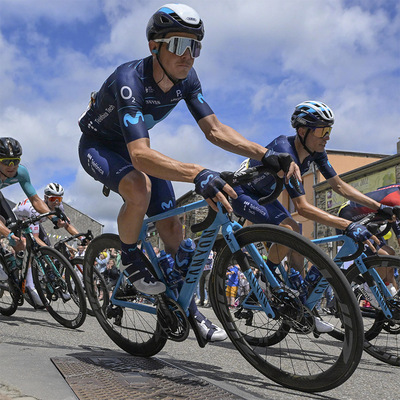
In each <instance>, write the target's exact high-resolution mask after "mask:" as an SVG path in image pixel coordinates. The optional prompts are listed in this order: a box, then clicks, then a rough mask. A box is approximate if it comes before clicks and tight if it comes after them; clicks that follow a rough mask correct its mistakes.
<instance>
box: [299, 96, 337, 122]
mask: <svg viewBox="0 0 400 400" xmlns="http://www.w3.org/2000/svg"><path fill="white" fill-rule="evenodd" d="M334 122H335V116H334V115H333V112H332V110H331V109H330V108H329V107H328V106H327V105H326V104H324V103H321V102H319V101H304V102H303V103H300V104H298V105H297V106H296V108H295V109H294V112H293V114H292V118H291V123H292V126H293V128H298V127H299V126H307V127H309V128H321V127H325V126H332V125H333V123H334Z"/></svg>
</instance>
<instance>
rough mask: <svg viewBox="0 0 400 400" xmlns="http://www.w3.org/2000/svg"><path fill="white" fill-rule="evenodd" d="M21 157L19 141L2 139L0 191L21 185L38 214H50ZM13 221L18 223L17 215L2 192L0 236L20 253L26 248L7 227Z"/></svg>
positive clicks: (0, 140) (0, 147)
mask: <svg viewBox="0 0 400 400" xmlns="http://www.w3.org/2000/svg"><path fill="white" fill-rule="evenodd" d="M21 156H22V147H21V145H20V143H19V142H18V140H16V139H13V138H11V137H1V138H0V189H3V188H5V187H7V186H10V185H13V184H15V183H19V184H20V186H21V188H22V190H23V191H24V193H25V194H26V196H27V197H28V198H29V200H30V202H31V204H32V206H33V207H34V208H35V210H36V211H37V212H38V213H40V214H43V213H46V212H49V211H50V210H49V208H48V207H47V205H46V203H45V202H44V201H43V200H42V199H41V198H40V197H39V196H38V195H37V194H36V190H35V188H34V187H33V185H32V183H31V179H30V176H29V172H28V170H27V169H26V167H24V166H23V165H21V164H20V162H21ZM12 221H16V218H15V215H14V213H13V212H12V210H11V207H10V205H9V204H8V202H7V201H6V199H5V198H4V196H3V194H2V193H1V192H0V234H1V235H3V236H5V237H7V238H8V241H9V243H10V245H11V246H12V247H13V248H14V249H15V251H20V250H23V249H24V247H25V245H24V243H23V241H22V240H21V239H20V238H19V237H17V236H15V235H14V234H13V233H12V232H11V231H10V229H8V228H7V226H6V223H9V222H12ZM53 222H55V223H58V224H60V226H61V225H62V221H57V220H56V219H54V220H53Z"/></svg>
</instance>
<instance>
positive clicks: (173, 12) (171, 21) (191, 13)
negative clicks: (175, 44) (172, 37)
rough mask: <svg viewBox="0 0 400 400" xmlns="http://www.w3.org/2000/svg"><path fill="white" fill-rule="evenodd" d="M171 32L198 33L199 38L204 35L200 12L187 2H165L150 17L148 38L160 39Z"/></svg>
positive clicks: (197, 37)
mask: <svg viewBox="0 0 400 400" xmlns="http://www.w3.org/2000/svg"><path fill="white" fill-rule="evenodd" d="M170 32H184V33H191V34H194V35H196V39H197V40H202V39H203V37H204V25H203V21H202V20H201V19H200V16H199V14H198V13H197V12H196V11H195V10H194V9H193V8H191V7H189V6H187V5H185V4H165V5H164V6H162V7H161V8H159V9H158V10H157V11H156V12H155V13H154V14H153V15H152V16H151V18H150V20H149V22H148V24H147V28H146V36H147V40H148V41H150V40H154V39H160V38H163V37H165V35H166V34H168V33H170Z"/></svg>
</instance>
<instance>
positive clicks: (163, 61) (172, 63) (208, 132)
mask: <svg viewBox="0 0 400 400" xmlns="http://www.w3.org/2000/svg"><path fill="white" fill-rule="evenodd" d="M146 36H147V41H148V46H149V51H150V53H151V55H150V56H148V57H145V58H143V59H139V60H135V61H129V62H127V63H125V64H122V65H120V66H119V67H118V68H117V69H116V70H115V71H114V72H113V73H112V74H111V75H110V76H109V77H108V78H107V79H106V81H105V82H104V84H103V86H102V87H101V88H100V90H99V91H98V92H97V93H92V96H91V101H90V104H89V107H88V109H87V111H86V112H85V113H84V114H83V115H82V116H81V118H80V120H79V126H80V129H81V131H82V133H83V134H82V137H81V140H80V144H79V156H80V161H81V164H82V167H83V168H84V169H85V171H86V172H87V173H88V174H89V175H91V176H92V177H93V178H94V179H95V180H98V181H100V182H101V183H103V184H104V185H106V186H107V187H108V188H110V189H111V190H113V191H114V192H116V193H119V194H120V195H121V197H122V198H123V200H124V204H123V206H122V208H121V211H120V213H119V216H118V231H119V236H120V239H121V247H122V256H121V260H122V264H123V267H124V268H125V270H124V274H125V275H126V276H127V279H128V280H129V281H130V283H132V284H133V285H134V286H135V287H136V289H138V290H139V291H141V292H143V293H148V294H159V293H162V292H164V291H165V285H164V284H163V283H162V282H159V281H157V280H156V279H155V278H154V277H153V276H152V275H151V273H150V272H149V269H148V267H147V265H148V260H147V259H146V257H144V256H143V254H142V252H141V251H140V249H139V248H137V240H138V237H139V233H140V229H141V226H142V222H143V219H144V216H145V215H146V214H147V215H148V216H151V215H155V214H158V213H160V212H163V211H166V210H167V209H168V208H174V207H175V195H174V191H173V188H172V184H171V182H170V181H181V182H192V183H194V184H195V187H196V191H197V192H198V193H199V194H201V195H202V196H203V197H204V198H205V199H206V200H207V202H208V203H209V204H210V206H211V207H212V208H214V209H215V210H217V206H216V204H215V203H216V202H217V201H220V202H221V203H222V204H223V205H224V206H225V207H226V209H227V210H229V211H230V210H231V206H230V204H229V202H228V201H227V199H226V198H225V196H224V195H223V193H222V192H226V193H228V194H229V195H231V196H236V195H235V193H234V191H233V190H232V188H231V187H230V186H229V185H227V184H226V183H225V182H224V181H223V180H222V179H221V177H220V174H219V173H218V172H215V171H211V170H209V169H206V168H204V167H203V166H200V165H198V164H193V163H183V162H180V161H177V160H175V159H172V158H170V157H167V156H165V155H164V154H162V153H161V152H159V151H156V150H153V149H152V148H151V147H150V135H149V130H150V129H151V128H152V127H153V126H154V125H155V124H157V123H158V122H160V121H162V120H163V119H164V118H166V117H167V116H168V115H169V114H170V112H171V111H172V110H173V109H174V107H175V106H176V105H177V104H178V102H179V101H181V100H184V101H185V102H186V105H187V107H188V109H189V111H190V112H191V114H192V115H193V117H194V118H195V120H196V122H197V124H198V125H199V127H200V129H201V130H202V131H203V133H204V135H205V136H206V138H207V139H208V140H209V141H210V142H211V143H213V144H215V145H217V146H219V147H221V148H223V149H225V150H227V151H230V152H233V153H237V154H241V155H243V156H246V157H253V158H254V159H256V160H263V162H264V163H265V164H267V165H271V164H272V166H273V167H275V168H276V169H277V170H279V171H281V170H284V172H286V173H287V175H288V176H291V175H292V174H293V173H294V172H295V171H296V172H297V175H298V177H299V179H300V176H299V174H298V168H297V166H296V165H295V164H294V163H293V162H292V160H291V157H290V156H289V155H288V154H280V155H272V156H271V157H266V149H265V148H264V147H263V146H261V145H259V144H257V143H254V142H250V141H249V140H247V139H245V138H244V137H243V136H242V135H240V134H239V133H238V132H236V131H235V130H234V129H232V128H231V127H229V126H227V125H224V124H223V123H221V122H220V121H219V120H218V118H217V117H216V115H215V114H214V112H213V110H212V109H211V107H210V106H209V105H208V104H207V102H206V100H205V98H204V96H203V93H202V89H201V84H200V81H199V79H198V77H197V74H196V72H195V70H194V69H193V63H194V60H195V58H197V57H198V56H199V55H200V51H201V47H202V44H201V40H202V39H203V36H204V25H203V21H202V20H201V18H200V16H199V14H198V13H197V12H196V11H195V10H194V9H193V8H191V7H188V6H187V5H184V4H166V5H164V6H162V7H161V8H159V9H158V10H157V11H156V12H155V13H154V14H153V15H152V17H151V18H150V20H149V22H148V25H147V29H146ZM157 230H158V232H159V234H160V236H161V238H162V240H163V241H164V244H165V247H166V250H167V252H168V253H171V254H172V255H175V253H176V252H177V250H178V247H179V244H180V242H181V241H182V239H183V232H182V225H181V223H180V222H179V218H178V217H172V218H168V219H164V220H162V221H159V222H158V223H157ZM191 312H192V313H194V312H195V310H191ZM217 336H218V335H217V334H215V335H214V334H211V335H210V334H209V332H208V333H207V337H208V338H209V337H211V340H218V339H217ZM219 337H220V338H221V337H223V338H226V334H225V332H224V334H221V335H219ZM219 340H221V339H219Z"/></svg>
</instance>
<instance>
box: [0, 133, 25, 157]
mask: <svg viewBox="0 0 400 400" xmlns="http://www.w3.org/2000/svg"><path fill="white" fill-rule="evenodd" d="M21 156H22V147H21V145H20V144H19V142H18V140H16V139H13V138H10V137H1V138H0V158H15V157H21Z"/></svg>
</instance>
